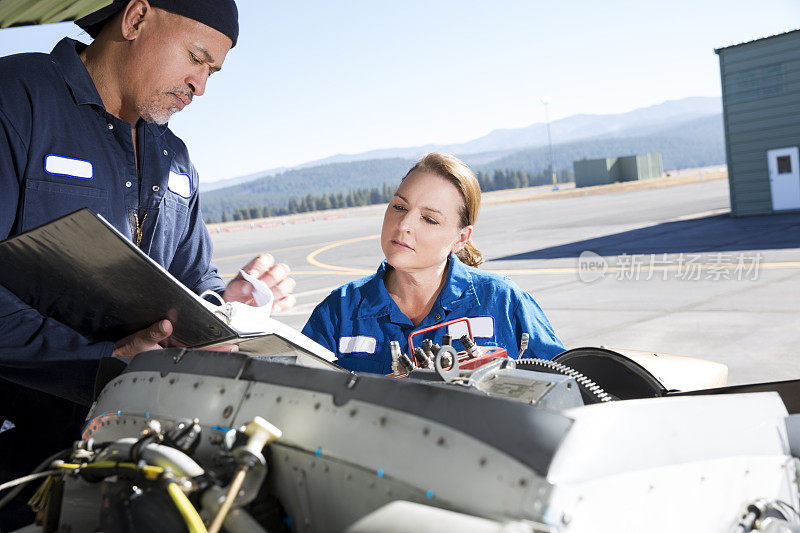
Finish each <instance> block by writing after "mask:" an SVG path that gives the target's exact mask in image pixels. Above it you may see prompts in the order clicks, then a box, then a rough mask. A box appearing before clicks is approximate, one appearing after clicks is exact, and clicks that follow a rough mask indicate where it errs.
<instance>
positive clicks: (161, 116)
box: [137, 101, 180, 126]
mask: <svg viewBox="0 0 800 533" xmlns="http://www.w3.org/2000/svg"><path fill="white" fill-rule="evenodd" d="M137 111H138V112H139V116H140V117H142V119H143V120H144V121H145V122H154V123H156V124H158V125H159V126H163V125H164V124H166V123H167V122H169V118H170V117H171V116H172V115H173V114H175V113H177V112H178V111H180V109H178V107H177V106H173V107H169V108H167V109H164V108H162V107H159V106H158V105H157V104H156V103H155V102H152V101H151V102H147V103H146V104H141V105H140V106H139V107H138V108H137Z"/></svg>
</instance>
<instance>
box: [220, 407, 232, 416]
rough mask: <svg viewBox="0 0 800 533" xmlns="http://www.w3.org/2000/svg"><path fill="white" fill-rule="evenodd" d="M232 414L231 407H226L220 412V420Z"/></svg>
mask: <svg viewBox="0 0 800 533" xmlns="http://www.w3.org/2000/svg"><path fill="white" fill-rule="evenodd" d="M232 414H233V406H232V405H228V406H226V407H225V409H223V411H222V418H228V417H229V416H231V415H232Z"/></svg>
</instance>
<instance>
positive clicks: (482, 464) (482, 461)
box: [478, 457, 486, 466]
mask: <svg viewBox="0 0 800 533" xmlns="http://www.w3.org/2000/svg"><path fill="white" fill-rule="evenodd" d="M478 464H479V465H481V466H486V457H481V460H480V461H478Z"/></svg>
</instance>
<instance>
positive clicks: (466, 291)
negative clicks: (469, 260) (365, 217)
mask: <svg viewBox="0 0 800 533" xmlns="http://www.w3.org/2000/svg"><path fill="white" fill-rule="evenodd" d="M390 268H392V266H391V265H389V263H387V262H386V260H384V261H383V262H382V263H381V265H380V266H379V267H378V270H377V272H375V275H374V276H373V277H372V279H371V280H369V282H367V284H366V285H365V289H366V290H365V291H364V293H365V295H366V296H365V297H364V299H363V300H362V301H361V303H360V305H359V310H358V317H359V318H377V317H380V316H386V315H390V316H391V318H392V321H393V322H398V323H405V322H408V323H409V324H411V320H410V319H409V318H408V317H407V316H405V315H403V314H402V312H401V311H400V309H399V308H398V307H397V304H396V303H394V300H392V297H391V296H389V291H387V290H386V285H384V283H383V278H384V276H385V274H386V271H387V270H388V269H390ZM457 305H458V306H460V305H468V306H470V305H480V300H479V299H478V294H477V293H476V292H475V287H474V285H473V282H472V274H471V273H470V272H469V269H467V267H466V266H465V265H464V264H463V263H462V262H461V261H460V260H459V259H458V257H456V255H455V254H450V257H448V259H447V282H446V283H445V284H444V287H442V292H440V293H439V296H438V297H437V298H436V303H434V304H433V308H432V309H431V312H433V311H435V310H437V309H445V310H450V309H452V308H453V307H455V306H457Z"/></svg>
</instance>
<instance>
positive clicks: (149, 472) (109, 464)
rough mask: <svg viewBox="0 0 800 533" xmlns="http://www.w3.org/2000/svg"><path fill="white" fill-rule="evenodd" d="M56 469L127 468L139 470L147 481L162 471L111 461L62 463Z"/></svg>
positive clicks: (158, 467)
mask: <svg viewBox="0 0 800 533" xmlns="http://www.w3.org/2000/svg"><path fill="white" fill-rule="evenodd" d="M56 466H57V467H58V468H66V469H67V470H77V469H79V468H127V469H129V470H139V471H141V472H142V473H144V477H145V478H147V479H149V480H156V479H158V476H160V475H161V474H162V473H163V472H164V469H163V468H161V467H160V466H151V465H144V466H143V467H139V466H138V465H136V464H134V463H115V462H113V461H100V462H98V463H87V464H78V463H62V464H60V465H56Z"/></svg>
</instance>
